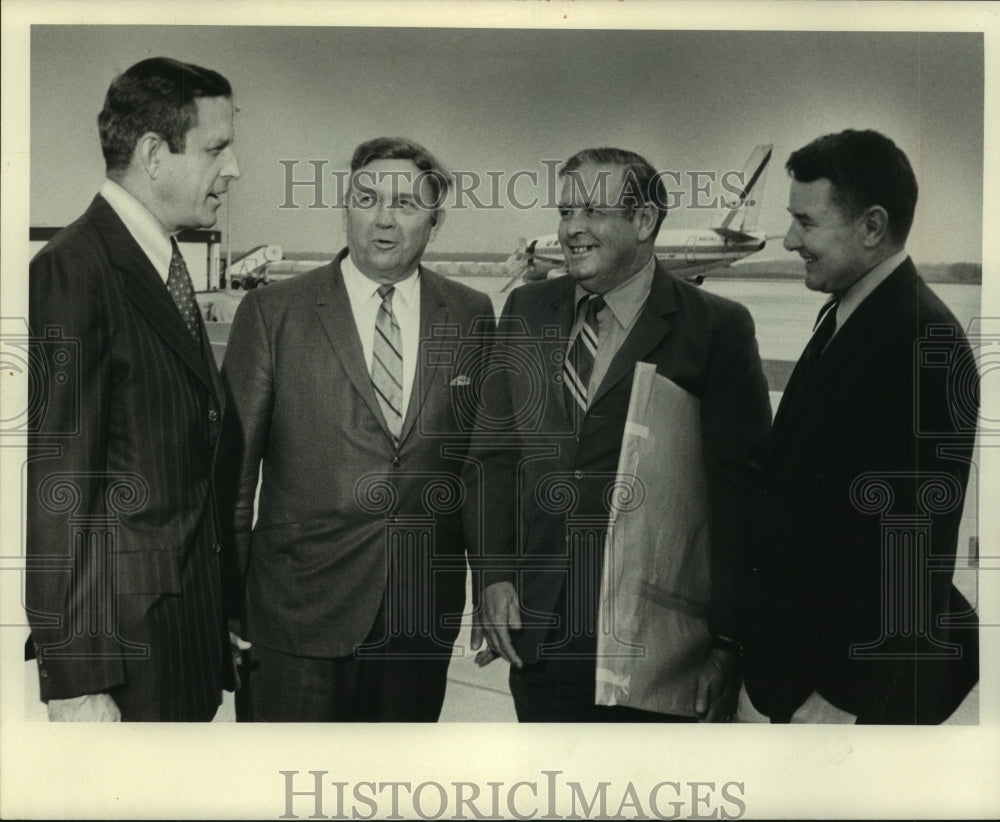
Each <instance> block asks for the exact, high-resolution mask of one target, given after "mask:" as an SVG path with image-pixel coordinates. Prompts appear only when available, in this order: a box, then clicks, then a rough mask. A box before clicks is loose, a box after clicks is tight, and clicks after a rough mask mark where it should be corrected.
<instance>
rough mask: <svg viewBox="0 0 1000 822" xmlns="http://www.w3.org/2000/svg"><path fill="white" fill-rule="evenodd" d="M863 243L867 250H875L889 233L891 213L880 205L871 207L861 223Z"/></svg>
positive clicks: (866, 211)
mask: <svg viewBox="0 0 1000 822" xmlns="http://www.w3.org/2000/svg"><path fill="white" fill-rule="evenodd" d="M860 227H861V231H862V237H861V242H862V243H863V244H864V247H865V248H875V247H876V246H878V245H879V244H881V242H882V241H883V240H884V239H885V237H886V235H887V234H888V233H889V212H888V211H886V210H885V209H884V208H882V206H880V205H873V206H869V207H868V208H867V209H866V210H865V213H864V215H863V216H862V218H861V221H860Z"/></svg>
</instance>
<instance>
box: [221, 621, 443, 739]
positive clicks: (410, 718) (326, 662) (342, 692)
mask: <svg viewBox="0 0 1000 822" xmlns="http://www.w3.org/2000/svg"><path fill="white" fill-rule="evenodd" d="M384 624H385V623H384V614H383V613H381V612H380V614H379V618H378V619H377V620H376V623H375V626H373V628H372V630H371V632H370V633H369V641H368V642H366V645H370V644H371V642H372V638H373V637H384V636H385V629H384ZM428 646H429V643H427V642H426V641H425V642H422V643H420V644H417V643H415V642H414V641H413V640H412V639H407V638H406V637H390V638H389V641H388V642H387V643H385V644H382V645H381V646H380V647H379V648H378V654H377V655H366V654H364V652H363V648H364V646H362V649H356V652H355V653H353V654H350V655H348V656H342V657H333V658H317V657H303V656H296V655H294V654H287V653H284V652H282V651H279V650H275V649H273V648H264V647H262V646H260V645H254V647H253V648H252V650H251V651H250V652H249V653H245V654H244V663H243V665H242V666H241V676H242V678H243V684H242V688H241V689H240V692H238V693H237V712H236V718H237V720H238V721H241V722H437V720H438V717H439V716H440V715H441V706H442V705H443V704H444V693H445V686H446V685H447V677H448V664H449V662H450V661H451V657H450V656H449V655H448V649H446V648H442V647H440V646H433V647H428ZM428 654H431V655H430V656H428Z"/></svg>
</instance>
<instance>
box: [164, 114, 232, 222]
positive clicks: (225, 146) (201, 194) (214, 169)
mask: <svg viewBox="0 0 1000 822" xmlns="http://www.w3.org/2000/svg"><path fill="white" fill-rule="evenodd" d="M195 103H196V105H197V107H198V115H197V120H196V124H195V125H194V126H193V127H192V128H191V129H189V130H188V132H187V134H186V135H185V138H184V151H182V152H178V153H176V154H174V153H172V152H171V151H170V149H169V147H168V146H167V144H166V141H162V142H161V143H160V144H159V145H158V146H157V147H156V150H155V151H156V156H157V160H158V169H157V175H156V178H155V180H154V185H153V189H152V196H153V202H152V203H151V204H150V206H151V207H150V210H151V211H153V213H154V214H155V215H156V217H157V218H158V219H159V220H160V222H161V223H162V224H163V227H164V228H165V229H166V230H167V232H168V233H173V232H175V231H179V230H181V229H185V228H211V227H212V226H213V225H215V219H216V212H217V211H218V210H219V206H220V205H221V204H222V200H221V198H222V195H224V194H225V193H226V191H227V189H228V188H229V182H230V181H231V180H236V179H239V176H240V167H239V163H238V162H237V161H236V154H235V153H234V151H233V140H234V132H233V103H232V101H231V100H230V99H229V98H228V97H200V98H198V99H197V100H195Z"/></svg>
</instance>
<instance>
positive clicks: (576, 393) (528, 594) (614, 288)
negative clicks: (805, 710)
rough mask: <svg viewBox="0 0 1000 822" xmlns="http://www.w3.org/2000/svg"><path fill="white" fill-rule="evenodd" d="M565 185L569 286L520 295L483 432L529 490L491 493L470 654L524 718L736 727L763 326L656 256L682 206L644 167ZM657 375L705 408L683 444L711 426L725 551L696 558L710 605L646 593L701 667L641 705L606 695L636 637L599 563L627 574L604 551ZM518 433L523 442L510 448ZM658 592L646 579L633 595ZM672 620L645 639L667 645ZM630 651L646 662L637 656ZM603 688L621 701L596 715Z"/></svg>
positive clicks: (706, 464) (489, 458) (601, 156)
mask: <svg viewBox="0 0 1000 822" xmlns="http://www.w3.org/2000/svg"><path fill="white" fill-rule="evenodd" d="M560 180H561V189H560V193H559V200H558V202H559V215H560V223H559V237H560V241H561V243H562V248H563V253H564V254H565V257H566V267H567V271H568V274H569V276H567V277H562V278H557V279H553V280H549V281H545V282H540V283H532V284H529V285H525V286H523V287H521V288H518V289H517V290H515V291H514V292H513V293H512V294H511V296H510V298H509V299H508V301H507V304H506V307H505V308H504V312H503V316H502V318H501V321H500V327H499V330H498V346H497V348H496V354H495V357H494V363H495V366H496V367H495V368H493V369H492V370H491V374H492V375H493V380H494V382H492V383H491V386H492V389H493V390H492V391H489V392H484V400H485V404H486V408H487V411H486V412H485V413H484V414H483V418H484V420H485V422H484V423H483V425H482V426H481V427H483V428H484V429H492V430H493V431H494V436H493V437H492V438H491V439H489V446H487V445H485V444H484V445H482V446H481V450H480V451H478V452H477V453H478V454H479V455H480V456H481V459H482V463H483V465H484V466H485V468H484V470H485V471H486V472H487V475H488V476H491V475H492V476H497V477H499V476H501V475H502V474H503V470H502V469H500V468H499V467H498V466H501V465H504V464H506V465H507V466H508V467H509V469H510V471H511V472H512V474H511V475H513V472H515V470H516V483H515V482H511V483H509V484H508V485H506V486H500V485H499V484H496V485H494V484H492V483H491V485H490V487H491V489H492V490H491V498H490V506H489V511H488V512H487V515H488V516H489V517H490V521H489V522H488V523H487V527H486V533H487V543H486V549H485V551H484V554H483V555H482V556H479V557H477V558H476V561H475V562H474V566H473V567H474V569H475V570H476V571H477V572H478V576H479V580H478V581H479V582H481V584H482V585H483V593H482V607H481V608H480V609H479V610H478V611H477V622H476V625H475V627H474V634H473V647H474V648H475V647H479V645H480V644H481V642H482V640H483V638H485V640H486V642H487V645H488V647H487V648H485V649H483V650H482V651H481V652H480V656H479V658H478V659H479V662H480V664H486V663H487V662H489V661H490V660H492V659H493V658H495V657H497V656H502V657H503V658H504V659H506V660H507V661H508V662H510V663H511V669H510V687H511V692H512V694H513V697H514V703H515V707H516V710H517V715H518V719H519V720H520V721H571V722H600V721H694V720H697V719H702V720H707V721H724V720H727V719H730V718H731V717H732V715H733V713H734V711H735V705H736V698H737V693H738V689H739V671H738V669H739V664H738V661H739V640H740V625H739V618H738V615H739V613H740V609H741V596H742V590H743V586H744V580H745V577H746V575H747V573H748V568H747V563H746V549H745V545H744V533H745V519H746V515H747V508H748V503H749V501H750V499H751V496H752V492H753V488H754V484H755V481H756V478H757V470H758V463H759V460H760V459H761V455H762V453H763V450H764V448H765V445H766V440H767V434H768V428H769V425H770V407H769V404H768V397H767V384H766V381H765V378H764V374H763V371H762V369H761V363H760V359H759V355H758V352H757V343H756V339H755V337H754V327H753V321H752V319H751V317H750V315H749V313H748V312H747V311H746V309H745V308H743V307H742V306H740V305H738V304H737V303H734V302H732V301H729V300H726V299H723V298H721V297H717V296H715V295H712V294H708V293H706V292H703V291H701V290H700V289H698V288H697V287H696V286H693V285H690V284H688V283H686V282H683V281H681V280H679V279H677V278H676V277H674V276H673V275H672V274H670V273H668V272H667V271H665V270H664V269H663V267H662V266H661V264H660V263H659V262H658V261H657V260H656V258H655V256H654V254H653V247H654V242H655V239H656V234H657V231H658V230H659V227H660V224H661V223H662V221H663V219H664V216H665V213H666V208H665V203H666V193H665V190H664V188H663V183H662V180H661V179H660V178H659V177H658V176H657V174H656V171H655V169H654V168H653V167H652V166H651V165H650V164H649V163H648V162H647V161H646V160H644V159H643V158H642V157H640V156H639V155H637V154H634V153H633V152H629V151H624V150H621V149H613V148H600V149H587V150H584V151H581V152H579V153H578V154H576V155H574V156H573V157H571V158H570V159H569V160H568V161H567V162H566V164H565V165H564V166H563V168H562V169H561V171H560ZM643 362H645V363H649V364H652V365H653V366H655V372H656V375H658V376H657V379H661V378H664V379H663V380H662V381H663V383H664V384H666V383H667V381H669V388H670V390H671V391H675V392H677V393H678V394H680V395H683V397H684V401H685V402H687V403H688V407H693V408H696V409H697V411H696V414H695V415H694V418H693V422H694V423H695V424H694V426H693V427H690V428H687V427H686V428H685V429H684V430H683V431H678V432H676V434H677V437H678V439H679V440H683V437H684V434H685V432H686V431H689V430H690V431H700V435H699V436H700V442H699V443H698V446H699V447H700V454H699V458H700V463H701V465H703V469H704V476H705V485H704V499H702V500H700V501H699V503H698V504H699V505H702V504H703V506H704V512H705V522H704V527H703V528H702V533H705V531H706V530H707V533H708V541H707V542H706V543H705V546H706V548H705V550H704V551H702V552H700V556H696V557H695V558H696V559H698V560H700V561H701V562H702V563H704V564H705V567H706V569H707V570H706V574H707V575H708V577H709V578H710V589H711V591H710V594H708V595H707V596H705V598H704V599H703V600H701V601H696V600H695V599H694V598H692V597H691V596H690V592H689V591H687V590H686V589H684V588H681V589H673V590H671V589H670V588H669V586H668V587H655V586H646V590H647V591H648V595H646V596H645V601H647V602H649V601H651V600H657V602H656V603H654V604H655V605H656V608H659V609H660V610H659V613H660V614H661V615H667V614H669V613H670V612H677V611H681V612H684V613H685V614H686V615H687V616H689V617H690V618H691V619H690V623H689V624H690V626H692V627H691V630H690V632H689V634H688V637H689V639H688V640H685V642H688V646H687V647H686V648H685V649H683V652H682V653H681V654H680V656H684V657H685V658H686V660H687V661H686V666H687V668H688V669H689V674H688V675H685V676H683V677H674V676H672V673H673V672H671V671H661V672H657V676H658V677H659V681H661V682H664V683H667V684H666V685H665V686H664V687H665V688H667V689H672V690H673V691H674V693H672V694H671V695H670V698H669V699H668V700H666V701H665V702H660V701H658V698H657V695H656V694H655V693H653V694H652V698H651V699H647V698H637V697H636V694H635V693H634V691H630V689H629V688H618V689H617V690H615V688H611V689H610V690H609V689H608V688H606V687H604V686H605V685H607V684H608V683H607V680H608V679H613V677H611V675H610V674H608V673H607V672H606V669H607V662H608V660H609V659H610V658H611V657H613V656H615V655H616V653H615V651H614V650H613V651H612V654H610V655H606V654H605V651H604V650H601V652H600V653H599V646H600V648H601V649H606V648H608V638H609V637H612V638H621V637H624V636H626V635H628V636H629V637H630V638H631V639H636V638H637V637H638V636H639V635H637V634H636V635H632V634H628V633H627V631H626V630H625V629H624V626H618V625H615V624H610V625H609V624H608V621H607V620H606V619H602V618H601V617H600V616H599V610H600V609H599V604H600V603H601V602H602V601H605V602H606V601H607V598H608V596H609V592H608V590H607V587H608V586H607V584H605V586H603V587H604V589H605V590H603V592H602V584H601V576H602V568H603V567H604V566H605V565H608V564H609V562H610V563H611V564H614V565H615V567H621V563H620V562H619V563H614V557H612V555H611V554H610V553H609V554H605V553H604V543H605V534H606V531H607V527H608V522H609V515H610V514H611V513H612V511H614V510H619V509H621V508H622V507H623V506H622V500H621V499H616V498H620V497H621V496H622V495H623V486H622V484H621V480H622V479H623V477H622V476H620V475H618V468H619V457H620V455H621V450H622V442H623V436H624V435H625V434H626V418H627V416H628V414H629V405H630V397H631V395H632V393H633V392H632V388H633V377H634V374H635V372H636V370H637V369H636V366H637V364H638V363H643ZM655 416H656V415H655V414H654V415H653V418H655ZM505 421H506V422H507V423H508V425H507V426H506V428H513V429H514V431H515V433H514V435H505V433H504V429H505V426H504V425H503V423H504V422H505ZM651 421H652V419H651ZM657 424H659V422H657ZM629 430H632V429H629ZM515 466H516V468H515ZM624 479H626V480H628V477H625V478H624ZM626 484H628V483H626ZM515 486H516V487H515ZM637 486H638V487H639V492H638V494H639V496H638V497H637V496H636V495H635V493H633V492H635V489H636V487H637ZM629 487H630V488H631V490H630V491H628V492H627V493H626V495H627V496H630V498H631V499H632V500H636V499H639V498H640V497H642V488H643V487H644V486H643V483H642V481H641V475H640V481H636V480H634V479H633V481H632V482H631V484H630V486H629ZM681 493H682V495H683V494H686V493H687V492H686V491H682V492H681ZM675 503H678V504H680V503H683V504H684V505H685V506H687V500H686V499H685V500H680V499H678V500H675V499H671V498H656V497H655V496H652V497H651V496H648V495H647V496H646V497H645V498H644V499H643V500H642V501H641V502H640V503H639V505H638V511H639V513H640V515H641V516H642V517H643V518H644V519H645V520H646V521H647V522H648V523H654V524H655V523H656V522H657V521H659V520H662V521H663V522H667V521H669V519H670V517H671V516H672V508H673V507H674V506H675ZM624 507H626V508H627V507H628V505H627V504H626V505H625V506H624ZM632 513H633V514H634V513H635V511H632ZM667 547H670V548H671V549H676V550H678V551H680V552H681V553H682V554H683V553H685V552H686V551H687V548H686V546H667ZM642 548H643V546H639V545H633V546H624V550H626V551H629V550H640V549H642ZM613 550H621V549H620V547H615V548H614V549H613ZM706 553H707V554H708V555H707V556H706V555H705V554H706ZM688 556H690V554H689V553H688ZM609 558H610V559H609ZM652 582H655V580H653V581H652ZM643 584H644V583H643V581H641V580H633V581H632V583H631V585H632V588H633V589H636V590H638V589H642V588H643ZM611 587H612V588H614V586H611ZM654 588H655V590H654ZM654 610H655V609H654ZM659 618H660V617H656V618H654V619H653V623H652V624H651V625H649V626H648V628H649V629H648V630H647V631H646V633H645V634H642V637H643V638H644V641H646V640H650V639H652V638H654V637H656V634H657V630H656V628H657V625H656V619H659ZM612 623H613V621H612ZM619 628H621V629H622V630H619ZM661 639H662V638H661ZM613 644H614V643H612V645H613ZM640 644H641V643H640ZM619 645H620V647H619V648H618V650H623V649H624V652H625V653H626V654H628V655H630V656H631V659H632V660H633V664H634V665H635V666H639V667H640V668H641V666H642V665H643V659H642V658H636V657H635V654H634V653H632V652H633V651H634V650H635V645H636V643H635V642H630V640H622V642H620V643H619ZM641 650H642V649H641V648H640V652H641ZM674 650H675V651H676V650H677V649H674ZM674 658H680V657H679V656H678V655H677V654H676V653H675V654H674ZM633 670H636V671H637V670H638V669H633ZM640 673H641V671H640ZM653 679H657V677H653ZM612 684H614V683H612ZM599 685H600V686H601V687H600V688H599V687H598V686H599ZM599 692H603V693H604V694H605V696H604V697H602V698H601V700H600V701H601V702H603V703H605V704H600V705H598V704H595V702H596V701H597V699H598V693H599ZM609 693H610V694H611V697H610V698H609V696H608V694H609ZM662 705H670V706H671V707H670V709H668V710H664V709H663V708H662Z"/></svg>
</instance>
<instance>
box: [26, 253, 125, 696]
mask: <svg viewBox="0 0 1000 822" xmlns="http://www.w3.org/2000/svg"><path fill="white" fill-rule="evenodd" d="M101 251H102V249H96V248H95V249H94V250H93V253H92V254H85V253H80V249H76V248H71V247H66V246H65V245H63V246H59V247H54V248H50V249H46V250H45V251H43V252H42V254H40V255H39V256H38V257H37V258H36V259H35V260H34V261H32V263H31V266H30V275H29V298H28V300H29V309H28V310H29V319H30V329H31V335H32V336H31V338H30V342H29V349H28V356H29V363H30V368H31V375H32V376H33V377H35V379H34V380H31V381H30V382H31V384H30V386H29V392H30V397H29V415H28V446H29V448H28V453H29V458H28V470H27V481H28V486H27V489H26V492H27V499H26V508H27V527H26V554H27V573H26V590H25V602H26V607H27V613H28V622H29V624H30V626H31V636H32V642H33V644H34V649H35V653H36V656H37V658H38V663H39V683H40V691H41V698H42V699H43V700H44V701H46V702H47V701H48V700H49V699H65V698H70V697H75V696H82V695H84V694H92V693H100V692H103V691H107V690H109V689H111V688H113V687H115V686H117V685H121V684H124V683H125V681H126V675H125V667H124V663H123V660H122V657H121V645H120V641H119V639H118V634H117V631H116V630H114V629H115V627H116V626H115V625H114V619H115V614H116V613H117V612H116V611H115V610H114V608H113V604H114V591H113V590H110V589H109V586H110V585H113V583H114V579H113V577H111V576H110V575H109V574H108V568H109V567H113V565H111V564H110V563H111V562H112V557H110V556H108V555H107V554H106V553H105V552H106V551H107V547H108V546H109V545H113V543H109V542H108V541H107V540H103V539H101V537H100V535H99V534H98V533H97V531H96V530H94V529H95V528H97V527H99V525H94V523H95V518H96V520H97V521H98V522H99V520H100V518H102V516H104V515H106V514H107V509H108V499H107V494H108V493H109V491H111V490H113V489H111V488H110V485H111V484H110V483H109V482H108V478H107V475H106V466H107V449H108V426H109V415H110V413H111V408H110V404H111V402H110V401H111V391H112V380H113V373H112V351H111V334H112V331H111V328H110V327H109V321H108V318H107V316H106V311H105V306H104V300H103V299H102V296H101V280H102V278H104V277H108V276H111V274H112V272H111V271H109V270H106V269H107V265H106V263H104V259H105V257H104V256H103V255H102V254H101V253H100V252H101Z"/></svg>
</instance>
